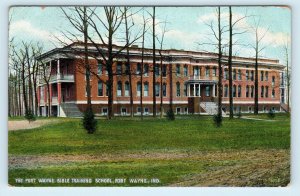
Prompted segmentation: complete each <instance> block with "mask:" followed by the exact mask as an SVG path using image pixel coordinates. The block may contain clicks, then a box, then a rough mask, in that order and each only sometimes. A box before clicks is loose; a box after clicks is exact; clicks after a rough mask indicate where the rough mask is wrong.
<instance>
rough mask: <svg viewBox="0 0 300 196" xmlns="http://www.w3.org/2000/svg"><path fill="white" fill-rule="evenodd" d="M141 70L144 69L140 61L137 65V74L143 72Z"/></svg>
mask: <svg viewBox="0 0 300 196" xmlns="http://www.w3.org/2000/svg"><path fill="white" fill-rule="evenodd" d="M141 70H142V66H141V64H140V63H138V64H137V65H136V74H138V75H139V74H141Z"/></svg>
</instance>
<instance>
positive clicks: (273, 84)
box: [272, 76, 275, 86]
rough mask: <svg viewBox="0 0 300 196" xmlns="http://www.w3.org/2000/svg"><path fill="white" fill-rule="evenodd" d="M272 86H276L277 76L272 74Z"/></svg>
mask: <svg viewBox="0 0 300 196" xmlns="http://www.w3.org/2000/svg"><path fill="white" fill-rule="evenodd" d="M272 86H275V76H272Z"/></svg>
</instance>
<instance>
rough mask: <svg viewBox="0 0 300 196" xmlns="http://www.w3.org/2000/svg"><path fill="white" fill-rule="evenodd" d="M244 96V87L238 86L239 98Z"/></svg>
mask: <svg viewBox="0 0 300 196" xmlns="http://www.w3.org/2000/svg"><path fill="white" fill-rule="evenodd" d="M241 96H242V87H241V85H239V86H238V97H241Z"/></svg>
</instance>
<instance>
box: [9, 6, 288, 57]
mask: <svg viewBox="0 0 300 196" xmlns="http://www.w3.org/2000/svg"><path fill="white" fill-rule="evenodd" d="M134 10H140V8H133V11H134ZM148 12H150V13H151V12H152V8H146V9H144V11H141V10H140V12H138V13H137V14H136V15H135V16H134V17H133V20H134V24H135V29H134V30H133V34H134V33H136V34H138V33H139V32H140V31H139V30H140V29H141V25H142V21H143V14H144V16H145V17H146V18H150V16H149V13H148ZM221 12H222V14H221V17H222V19H221V20H222V26H224V29H225V31H226V30H227V27H226V25H227V24H228V8H227V7H222V9H221ZM232 12H233V22H235V21H237V20H239V19H241V18H243V19H242V20H240V21H239V22H238V23H236V25H235V28H234V33H240V32H244V33H242V34H237V35H235V36H234V40H233V41H234V42H235V43H236V45H235V46H234V48H233V52H234V54H235V55H240V56H245V57H253V56H254V50H253V49H252V48H251V47H250V45H252V44H254V41H255V34H254V33H253V30H252V28H251V27H253V26H254V25H255V24H257V22H258V21H260V22H259V33H260V35H263V34H265V36H264V38H263V39H262V45H261V46H262V47H266V48H265V49H264V50H263V51H262V53H261V56H262V57H265V58H275V59H279V60H280V61H281V63H284V62H283V61H284V59H285V56H284V52H283V46H284V44H285V43H286V42H288V43H289V44H290V41H291V37H290V36H291V10H290V9H289V8H286V7H261V6H259V7H254V6H252V7H233V8H232ZM98 13H99V16H101V17H102V18H103V16H104V15H103V9H102V8H101V7H100V8H98ZM9 14H10V18H11V21H10V26H9V29H10V33H9V36H10V38H12V37H14V42H15V44H16V45H17V43H19V42H20V41H26V42H29V41H32V42H40V43H43V45H44V49H45V51H48V50H51V49H53V48H55V47H56V46H59V43H58V41H57V38H56V37H62V32H67V31H70V32H72V33H73V32H74V33H77V32H76V31H75V29H74V28H72V26H71V25H70V24H69V22H68V21H67V20H66V19H65V17H64V16H63V13H62V11H61V9H60V8H58V7H12V8H11V9H10V12H9ZM156 16H157V23H158V24H157V27H156V31H157V34H158V35H157V36H158V37H160V33H161V31H162V29H163V25H164V21H167V23H166V29H167V32H166V34H165V40H164V44H163V48H165V49H168V48H175V49H184V50H199V51H200V50H203V51H212V52H215V48H214V47H213V46H212V45H211V44H210V43H214V42H215V41H216V40H215V39H214V37H213V35H212V31H211V29H210V28H209V27H208V26H207V24H212V25H213V26H214V29H216V25H217V23H216V22H217V16H216V8H215V7H157V8H156ZM245 16H246V17H245ZM149 25H151V24H150V23H149ZM99 27H100V29H103V28H101V25H100V23H99ZM91 33H92V34H93V32H91ZM124 35H125V34H124V29H123V27H121V28H120V29H119V31H118V32H117V34H116V36H115V37H114V40H115V43H116V44H122V39H123V37H124ZM223 36H224V43H226V42H227V41H228V39H227V38H228V33H227V32H225V33H224V34H223ZM95 39H97V38H96V37H95ZM207 43H209V44H207ZM137 44H138V45H141V44H140V43H137ZM157 44H158V43H157ZM151 46H152V38H151V31H150V30H149V31H148V34H147V35H146V47H151Z"/></svg>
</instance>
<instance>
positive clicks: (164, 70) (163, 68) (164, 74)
mask: <svg viewBox="0 0 300 196" xmlns="http://www.w3.org/2000/svg"><path fill="white" fill-rule="evenodd" d="M161 74H162V76H163V77H166V76H167V66H166V65H162V73H161Z"/></svg>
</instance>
